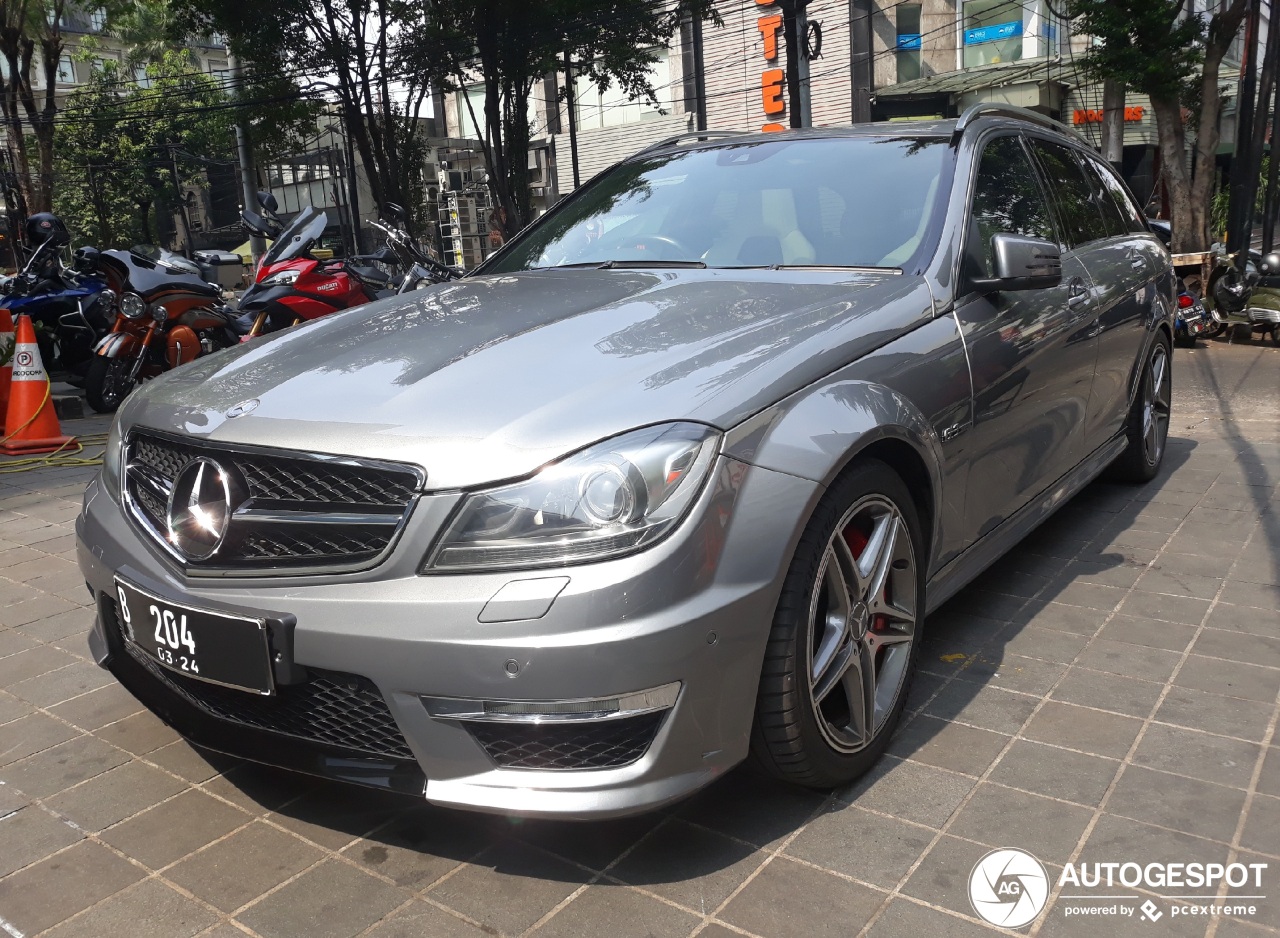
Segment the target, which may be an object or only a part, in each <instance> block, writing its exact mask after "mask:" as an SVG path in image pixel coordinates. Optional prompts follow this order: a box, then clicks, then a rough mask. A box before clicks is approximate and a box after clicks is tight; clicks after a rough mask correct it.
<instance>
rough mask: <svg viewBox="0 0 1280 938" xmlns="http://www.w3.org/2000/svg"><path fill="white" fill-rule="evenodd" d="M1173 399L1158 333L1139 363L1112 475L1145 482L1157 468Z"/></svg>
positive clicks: (1164, 340) (1169, 372) (1170, 373)
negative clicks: (1125, 441)
mask: <svg viewBox="0 0 1280 938" xmlns="http://www.w3.org/2000/svg"><path fill="white" fill-rule="evenodd" d="M1172 403H1173V369H1172V363H1171V362H1170V356H1169V340H1168V339H1167V338H1166V337H1165V334H1164V333H1163V332H1162V333H1159V334H1158V335H1157V336H1156V340H1155V342H1154V343H1152V346H1151V351H1149V352H1148V353H1147V359H1146V361H1145V362H1144V364H1143V366H1142V377H1141V378H1140V379H1139V384H1138V393H1137V394H1135V395H1134V396H1133V404H1132V405H1131V406H1130V408H1129V421H1128V424H1127V426H1126V428H1125V433H1126V434H1127V435H1128V438H1129V445H1128V446H1126V447H1125V449H1124V452H1122V453H1121V454H1120V456H1119V458H1117V459H1116V461H1115V462H1114V463H1113V464H1112V466H1111V469H1112V475H1114V476H1115V477H1116V478H1118V479H1120V480H1122V481H1125V482H1147V481H1149V480H1151V479H1153V478H1155V475H1156V473H1157V472H1159V471H1160V463H1161V462H1163V460H1164V449H1165V443H1166V441H1167V440H1168V438H1169V417H1170V415H1171V412H1172Z"/></svg>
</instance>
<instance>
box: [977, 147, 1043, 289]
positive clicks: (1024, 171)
mask: <svg viewBox="0 0 1280 938" xmlns="http://www.w3.org/2000/svg"><path fill="white" fill-rule="evenodd" d="M1002 232H1006V233H1009V234H1020V235H1026V236H1027V237H1030V238H1044V239H1045V240H1046V241H1053V242H1056V241H1057V240H1058V236H1057V234H1056V233H1055V232H1054V230H1053V223H1052V222H1051V221H1050V217H1049V207H1048V205H1046V204H1045V199H1044V193H1043V192H1042V191H1041V189H1040V183H1039V182H1038V180H1037V179H1036V173H1035V170H1034V169H1033V168H1032V166H1031V160H1030V159H1029V158H1028V156H1027V152H1026V150H1024V149H1023V147H1022V143H1021V141H1019V140H1018V138H1017V137H997V138H996V139H995V140H992V141H991V142H990V143H988V144H987V146H986V149H984V150H983V151H982V159H981V161H980V162H979V163H978V178H977V181H976V182H975V183H974V187H973V212H972V214H971V216H970V220H969V235H968V238H969V248H968V261H969V264H970V270H971V274H972V276H975V277H993V276H995V269H994V267H993V265H992V250H991V237H992V235H997V234H1000V233H1002Z"/></svg>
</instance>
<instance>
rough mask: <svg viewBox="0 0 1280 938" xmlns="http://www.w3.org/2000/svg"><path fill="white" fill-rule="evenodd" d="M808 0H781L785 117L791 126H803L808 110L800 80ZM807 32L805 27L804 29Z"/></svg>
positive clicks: (805, 95)
mask: <svg viewBox="0 0 1280 938" xmlns="http://www.w3.org/2000/svg"><path fill="white" fill-rule="evenodd" d="M808 2H809V0H781V2H780V4H779V5H780V6H781V7H782V38H783V41H784V42H785V43H786V45H787V117H788V118H790V121H791V126H792V127H804V126H806V123H805V115H806V114H807V113H808V111H809V102H808V96H807V94H806V93H805V92H806V91H807V90H808V89H807V88H806V87H805V83H804V82H803V80H802V70H801V62H803V61H804V57H805V50H804V46H803V45H802V44H801V43H802V40H803V39H804V38H805V33H804V32H801V24H802V22H803V21H804V8H805V7H806V6H807V5H808ZM806 32H807V29H806Z"/></svg>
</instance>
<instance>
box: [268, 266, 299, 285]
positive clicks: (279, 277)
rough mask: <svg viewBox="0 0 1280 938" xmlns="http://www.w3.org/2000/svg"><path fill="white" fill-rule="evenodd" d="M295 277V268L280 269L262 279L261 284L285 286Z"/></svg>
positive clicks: (296, 273)
mask: <svg viewBox="0 0 1280 938" xmlns="http://www.w3.org/2000/svg"><path fill="white" fill-rule="evenodd" d="M297 279H298V271H297V270H281V271H278V272H277V273H274V274H272V275H271V276H270V277H268V278H267V279H266V280H264V281H262V285H263V286H264V287H287V286H289V284H291V283H294V282H295V281H296V280H297Z"/></svg>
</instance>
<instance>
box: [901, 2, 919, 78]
mask: <svg viewBox="0 0 1280 938" xmlns="http://www.w3.org/2000/svg"><path fill="white" fill-rule="evenodd" d="M921 45H922V40H921V38H920V4H918V3H904V4H902V5H901V6H899V7H898V56H897V58H898V81H914V80H915V79H917V78H919V77H920V47H921Z"/></svg>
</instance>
